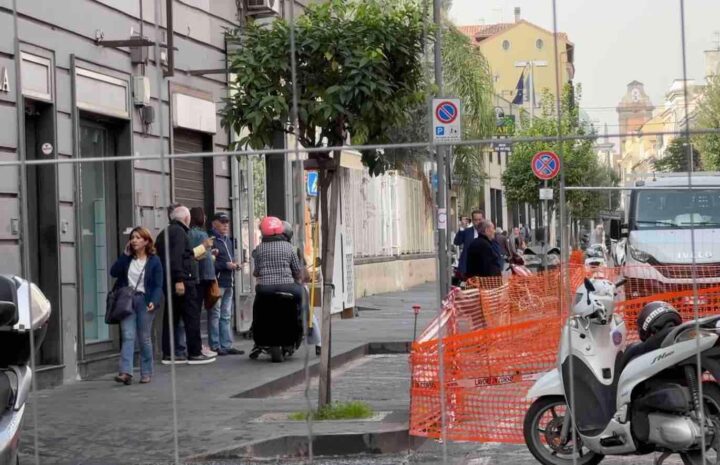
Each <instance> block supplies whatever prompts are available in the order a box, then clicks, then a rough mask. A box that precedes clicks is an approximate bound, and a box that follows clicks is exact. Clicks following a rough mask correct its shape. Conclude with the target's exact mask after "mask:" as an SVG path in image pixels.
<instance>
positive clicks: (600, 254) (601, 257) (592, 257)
mask: <svg viewBox="0 0 720 465" xmlns="http://www.w3.org/2000/svg"><path fill="white" fill-rule="evenodd" d="M585 266H586V267H588V268H591V269H593V268H601V267H606V266H607V254H606V253H605V246H604V245H602V244H593V245H591V246H589V247H588V248H587V249H585Z"/></svg>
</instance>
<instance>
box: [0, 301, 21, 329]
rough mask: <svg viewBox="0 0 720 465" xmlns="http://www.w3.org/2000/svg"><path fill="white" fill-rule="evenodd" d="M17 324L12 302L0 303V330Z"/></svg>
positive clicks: (16, 312)
mask: <svg viewBox="0 0 720 465" xmlns="http://www.w3.org/2000/svg"><path fill="white" fill-rule="evenodd" d="M17 322H18V311H17V306H16V305H15V304H14V303H13V302H8V301H0V328H1V327H3V326H13V325H14V324H16V323H17Z"/></svg>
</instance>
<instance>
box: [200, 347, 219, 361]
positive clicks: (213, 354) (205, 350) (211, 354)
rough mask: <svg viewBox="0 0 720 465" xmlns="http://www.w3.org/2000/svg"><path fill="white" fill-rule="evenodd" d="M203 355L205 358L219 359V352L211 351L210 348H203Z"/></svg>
mask: <svg viewBox="0 0 720 465" xmlns="http://www.w3.org/2000/svg"><path fill="white" fill-rule="evenodd" d="M202 354H203V355H204V356H206V357H210V358H213V357H217V355H218V354H217V352H215V351H214V350H210V347H208V346H205V345H204V346H202Z"/></svg>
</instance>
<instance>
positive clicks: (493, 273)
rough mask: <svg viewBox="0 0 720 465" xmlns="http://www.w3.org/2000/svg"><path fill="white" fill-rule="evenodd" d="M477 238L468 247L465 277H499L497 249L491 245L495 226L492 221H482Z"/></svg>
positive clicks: (499, 260)
mask: <svg viewBox="0 0 720 465" xmlns="http://www.w3.org/2000/svg"><path fill="white" fill-rule="evenodd" d="M478 233H479V234H478V237H477V239H475V240H474V241H472V243H471V244H470V246H469V247H468V253H467V275H468V277H474V276H477V277H481V278H487V277H501V276H502V268H501V267H500V263H501V260H502V259H501V258H500V252H499V247H498V246H497V244H496V243H495V244H496V245H493V241H494V239H495V225H494V224H493V223H492V221H489V220H485V221H482V222H481V223H480V225H479V227H478Z"/></svg>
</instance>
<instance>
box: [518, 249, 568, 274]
mask: <svg viewBox="0 0 720 465" xmlns="http://www.w3.org/2000/svg"><path fill="white" fill-rule="evenodd" d="M523 259H524V260H525V266H527V267H528V268H530V270H532V271H533V272H535V273H537V272H540V271H545V269H546V268H547V269H548V270H552V269H555V268H557V267H558V266H559V265H560V249H558V248H557V247H551V248H549V249H547V250H546V249H545V248H540V247H535V248H533V247H528V248H526V249H525V250H524V251H523ZM543 261H544V262H545V263H543Z"/></svg>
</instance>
